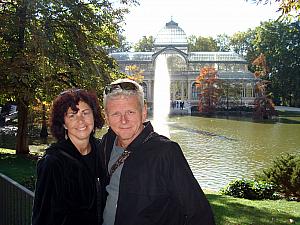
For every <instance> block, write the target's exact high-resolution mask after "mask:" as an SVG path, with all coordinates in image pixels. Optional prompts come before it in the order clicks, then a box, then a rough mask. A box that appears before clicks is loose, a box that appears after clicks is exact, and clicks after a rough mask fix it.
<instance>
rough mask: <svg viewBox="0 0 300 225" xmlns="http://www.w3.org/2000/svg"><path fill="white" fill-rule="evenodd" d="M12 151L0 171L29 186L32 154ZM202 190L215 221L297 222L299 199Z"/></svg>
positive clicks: (2, 155) (5, 153)
mask: <svg viewBox="0 0 300 225" xmlns="http://www.w3.org/2000/svg"><path fill="white" fill-rule="evenodd" d="M12 153H14V151H13V150H7V149H1V148H0V160H1V162H0V172H1V173H3V174H5V175H7V176H9V177H11V178H12V179H14V180H16V181H17V182H19V183H21V184H23V185H26V186H27V187H28V186H29V188H31V189H32V183H33V181H34V179H35V167H36V157H25V156H16V155H14V154H12ZM28 184H29V185H28ZM30 185H31V187H30ZM205 193H206V196H207V198H208V200H209V202H210V204H211V206H212V208H213V211H214V214H215V218H216V222H217V224H218V225H229V224H230V225H246V224H247V225H248V224H249V225H250V224H252V225H271V224H272V225H274V224H276V225H281V224H299V225H300V202H292V201H286V200H263V201H262V200H259V201H258V200H257V201H254V200H247V199H240V198H233V197H230V196H225V195H219V194H218V193H214V192H210V191H207V190H205Z"/></svg>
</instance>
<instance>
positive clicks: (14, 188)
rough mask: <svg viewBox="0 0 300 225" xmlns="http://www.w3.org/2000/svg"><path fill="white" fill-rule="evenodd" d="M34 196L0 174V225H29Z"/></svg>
mask: <svg viewBox="0 0 300 225" xmlns="http://www.w3.org/2000/svg"><path fill="white" fill-rule="evenodd" d="M33 198H34V194H33V192H32V191H30V190H28V189H27V188H25V187H23V186H22V185H20V184H18V183H17V182H16V181H14V180H12V179H10V178H9V177H7V176H5V175H4V174H2V173H0V225H30V224H31V212H32V204H33Z"/></svg>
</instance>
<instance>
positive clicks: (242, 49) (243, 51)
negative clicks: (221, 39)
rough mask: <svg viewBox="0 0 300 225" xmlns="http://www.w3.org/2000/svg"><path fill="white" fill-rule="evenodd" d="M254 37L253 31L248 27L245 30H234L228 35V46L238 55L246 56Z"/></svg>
mask: <svg viewBox="0 0 300 225" xmlns="http://www.w3.org/2000/svg"><path fill="white" fill-rule="evenodd" d="M254 38H255V32H254V31H253V30H251V29H248V31H246V32H236V33H234V34H233V35H232V36H231V37H230V41H229V46H230V47H231V49H232V50H233V51H234V52H236V53H237V54H239V55H243V56H244V57H246V58H247V56H248V55H249V54H251V52H252V51H253V50H252V41H253V39H254Z"/></svg>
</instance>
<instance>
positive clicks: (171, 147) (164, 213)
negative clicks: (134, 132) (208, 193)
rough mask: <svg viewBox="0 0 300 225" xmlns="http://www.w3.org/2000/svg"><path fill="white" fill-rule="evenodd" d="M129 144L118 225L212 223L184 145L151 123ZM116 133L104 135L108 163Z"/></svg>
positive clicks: (119, 204)
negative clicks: (157, 129) (165, 134)
mask: <svg viewBox="0 0 300 225" xmlns="http://www.w3.org/2000/svg"><path fill="white" fill-rule="evenodd" d="M144 125H145V128H144V130H143V131H142V133H141V134H140V135H139V136H138V137H137V138H136V139H135V140H134V141H133V142H132V143H131V144H130V145H129V146H128V147H127V150H130V151H132V153H131V154H130V155H129V157H128V158H127V159H126V160H125V162H124V165H123V169H122V172H121V178H120V187H119V198H118V204H117V212H116V218H115V225H150V224H151V225H184V224H185V225H201V224H203V225H210V224H215V222H214V218H213V213H212V210H211V207H210V205H209V203H208V201H207V199H206V197H205V195H204V193H203V191H202V190H201V188H200V186H199V184H198V182H197V181H196V179H195V178H194V176H193V174H192V171H191V169H190V167H189V165H188V163H187V161H186V159H185V157H184V155H183V153H182V151H181V148H180V146H179V145H178V144H177V143H175V142H173V141H171V140H169V139H168V138H166V137H164V136H161V135H158V134H157V133H155V132H153V128H152V125H151V124H150V122H147V123H145V124H144ZM114 139H115V134H114V133H113V132H112V130H109V131H108V133H107V134H106V135H105V136H104V137H103V143H102V145H101V147H102V148H104V149H105V150H106V153H105V155H106V165H107V164H108V162H109V156H110V153H111V151H112V146H113V142H114Z"/></svg>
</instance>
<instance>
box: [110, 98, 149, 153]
mask: <svg viewBox="0 0 300 225" xmlns="http://www.w3.org/2000/svg"><path fill="white" fill-rule="evenodd" d="M105 118H106V121H107V123H108V125H109V126H110V127H111V129H112V130H113V131H114V132H115V133H116V134H117V137H118V138H117V145H119V146H122V147H123V148H126V147H127V146H128V145H129V144H130V143H131V142H132V141H133V140H134V139H135V138H136V137H137V136H138V135H139V134H140V133H141V131H142V130H143V122H145V120H146V118H147V109H146V106H144V107H143V108H141V106H140V103H139V100H138V97H137V96H117V97H114V98H112V99H109V100H108V101H107V103H106V112H105Z"/></svg>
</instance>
